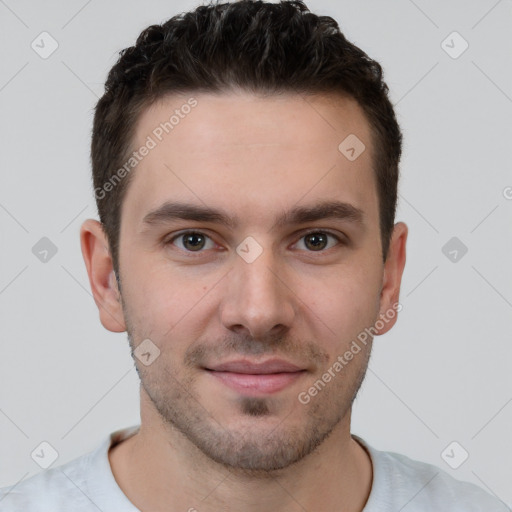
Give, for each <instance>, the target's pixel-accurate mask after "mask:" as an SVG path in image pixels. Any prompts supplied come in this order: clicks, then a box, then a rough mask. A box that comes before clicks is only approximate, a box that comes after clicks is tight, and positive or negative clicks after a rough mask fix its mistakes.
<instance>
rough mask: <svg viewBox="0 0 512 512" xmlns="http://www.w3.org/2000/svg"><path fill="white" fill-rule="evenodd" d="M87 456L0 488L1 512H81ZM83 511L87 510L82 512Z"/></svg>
mask: <svg viewBox="0 0 512 512" xmlns="http://www.w3.org/2000/svg"><path fill="white" fill-rule="evenodd" d="M88 459H89V454H86V455H82V456H81V457H78V458H76V459H74V460H72V461H70V462H68V463H67V464H63V465H61V466H58V467H55V468H51V469H46V470H43V471H42V472H40V473H37V474H36V475H34V476H32V477H30V478H27V479H26V480H22V481H21V482H18V483H16V484H14V485H11V486H8V487H2V488H0V510H1V511H2V512H15V511H21V510H23V512H43V511H48V510H51V511H52V512H60V511H64V510H71V509H74V510H82V508H80V505H81V504H82V502H83V500H84V497H85V494H84V492H85V489H84V490H83V491H82V487H84V486H85V485H86V482H85V481H84V475H85V473H86V468H87V465H88ZM83 510H88V509H86V508H84V509H83Z"/></svg>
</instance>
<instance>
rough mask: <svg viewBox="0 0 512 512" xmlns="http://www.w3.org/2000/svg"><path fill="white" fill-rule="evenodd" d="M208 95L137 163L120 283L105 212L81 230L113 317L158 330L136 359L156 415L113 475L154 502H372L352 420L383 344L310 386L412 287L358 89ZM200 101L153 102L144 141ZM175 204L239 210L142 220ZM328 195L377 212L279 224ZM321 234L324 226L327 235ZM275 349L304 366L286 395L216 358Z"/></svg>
mask: <svg viewBox="0 0 512 512" xmlns="http://www.w3.org/2000/svg"><path fill="white" fill-rule="evenodd" d="M193 96H194V97H195V98H196V99H197V101H198V105H197V107H196V108H195V109H193V110H192V112H191V113H190V114H188V115H187V116H186V117H185V118H184V119H182V120H180V123H179V124H178V125H177V126H176V127H175V128H174V129H173V131H172V132H170V133H169V134H167V135H165V137H164V139H163V140H162V142H160V143H159V144H158V145H157V146H156V147H155V148H154V149H152V150H151V151H150V153H149V154H148V155H147V156H146V157H145V158H144V159H143V160H142V161H141V162H140V163H139V165H138V166H137V167H136V170H134V171H132V172H134V173H135V174H134V176H132V178H133V181H132V182H131V184H130V187H129V188H128V190H127V194H126V196H125V199H124V203H123V206H122V216H121V219H122V223H121V232H120V260H119V261H120V269H119V274H120V279H121V281H120V282H121V289H120V290H119V288H118V285H117V282H116V280H115V278H114V273H113V267H112V259H111V257H110V253H109V249H108V241H107V239H106V237H105V236H104V233H103V230H102V228H101V225H100V224H99V223H98V222H97V221H95V220H92V219H89V220H87V221H85V222H84V223H83V225H82V228H81V244H82V253H83V256H84V260H85V263H86V267H87V272H88V275H89V279H90V285H91V289H92V292H93V295H94V299H95V302H96V304H97V306H98V310H99V314H100V320H101V322H102V324H103V326H104V327H105V328H106V329H108V330H110V331H113V332H123V331H127V332H128V337H129V340H130V345H131V347H132V349H134V348H136V347H137V346H138V345H139V344H140V343H141V342H142V340H145V339H147V338H149V339H150V340H151V341H152V343H154V345H156V346H157V347H158V349H159V350H160V355H159V357H157V358H156V359H155V360H154V362H152V363H151V364H150V365H148V366H145V365H144V364H142V363H141V361H140V360H139V359H138V358H137V357H134V361H135V364H136V367H137V371H138V373H139V376H140V378H141V390H140V398H141V428H140V431H139V433H138V434H136V435H135V436H133V437H132V438H130V439H128V440H126V441H124V442H122V443H121V444H119V445H117V446H116V447H115V448H113V449H112V450H110V452H109V460H110V464H111V467H112V471H113V474H114V476H115V478H116V480H117V482H118V484H119V486H120V487H121V489H122V490H123V492H124V493H125V494H126V495H127V497H128V498H129V499H130V500H131V501H132V502H133V503H134V504H135V506H136V507H138V508H139V509H141V510H143V511H147V510H151V511H164V510H166V511H169V510H170V511H178V510H181V511H182V510H190V509H191V508H193V509H196V510H198V511H199V512H203V511H204V512H208V511H217V510H244V511H247V512H251V511H263V510H265V511H266V510H275V511H287V512H288V511H290V512H291V511H299V510H300V511H303V510H310V511H312V510H315V511H333V510H337V511H354V512H355V511H361V510H362V509H363V507H364V504H365V502H366V501H367V499H368V496H369V493H370V489H371V482H372V465H371V461H370V458H369V456H368V454H367V453H366V451H365V450H364V449H363V448H362V446H361V445H360V444H359V443H358V442H357V441H356V440H354V439H353V438H352V437H351V434H350V415H351V405H352V401H353V399H354V398H355V395H356V393H357V391H358V389H359V386H360V384H361V381H362V379H363V377H364V374H365V371H366V368H367V364H368V359H369V356H370V350H371V342H369V343H367V345H366V346H364V345H361V347H362V350H361V351H360V352H359V353H358V354H357V355H354V357H353V359H352V360H351V361H350V362H349V364H347V365H346V366H345V367H344V368H343V369H342V370H341V371H339V372H337V373H336V377H335V378H333V379H332V380H331V381H330V382H329V383H327V384H326V385H325V387H323V389H322V390H321V391H320V392H318V393H317V394H316V396H312V397H311V400H310V401H309V403H307V404H303V403H301V402H300V401H299V400H298V395H299V393H300V392H302V391H307V390H308V389H309V388H310V387H311V386H312V385H313V384H314V383H315V381H317V380H318V379H319V378H321V377H322V374H323V373H324V372H325V371H327V370H328V368H331V367H332V365H333V363H334V362H335V361H336V359H337V357H338V356H340V355H343V354H344V353H345V352H346V351H347V350H348V348H349V346H350V343H351V342H352V341H353V340H355V339H356V337H357V335H358V334H359V333H361V332H362V331H363V330H364V329H365V328H367V327H370V326H373V325H374V323H375V322H376V320H378V319H379V318H381V317H382V316H383V315H385V314H386V312H388V311H390V310H392V309H393V304H396V303H397V302H398V300H399V292H400V282H401V278H402V273H403V269H404V266H405V247H406V239H407V226H406V225H405V224H404V223H401V222H399V223H397V224H395V227H394V231H393V235H392V239H391V244H390V249H389V253H388V257H387V260H386V262H385V263H383V261H382V246H381V238H380V230H379V212H378V195H377V189H376V182H375V176H374V173H373V170H372V143H371V137H370V128H369V124H368V122H367V120H366V118H365V117H364V114H363V112H362V110H361V108H360V107H359V106H358V104H357V103H356V102H355V101H354V100H352V99H350V98H342V97H338V96H336V97H335V96H327V95H316V96H307V97H306V96H301V95H295V94H288V95H281V96H270V97H266V98H263V97H259V96H255V95H252V94H249V93H244V92H240V91H238V92H235V91H231V92H229V93H223V94H221V95H212V94H204V93H201V94H195V95H193ZM187 99H188V97H185V96H182V97H178V96H168V97H166V98H164V99H162V100H161V101H159V102H158V103H156V104H154V105H153V106H152V107H150V108H149V109H147V110H145V111H144V112H143V114H142V116H141V117H140V119H139V122H138V125H137V130H136V137H135V140H134V144H133V146H134V147H136V148H138V147H140V146H141V145H142V144H144V141H145V140H146V137H147V136H148V135H150V134H151V133H152V131H153V130H154V129H155V127H157V126H158V125H159V124H160V123H161V122H163V121H165V120H167V119H168V118H169V116H170V114H172V112H173V111H174V110H175V109H176V108H180V106H181V105H183V104H184V103H185V102H186V100H187ZM349 134H355V135H357V137H358V138H359V139H360V140H361V141H363V143H364V144H365V146H366V150H365V151H364V152H363V153H362V154H361V155H360V156H359V157H358V158H357V159H356V160H355V161H349V160H348V159H347V158H346V157H345V156H344V155H343V154H342V153H341V152H340V151H339V150H338V145H339V144H340V142H341V141H343V140H344V139H345V138H346V137H347V136H348V135H349ZM178 200H179V201H181V202H186V203H190V204H193V205H199V206H208V207H212V208H217V209H223V210H224V211H225V212H226V213H228V214H229V215H230V216H231V217H233V218H235V217H236V218H237V220H238V223H237V224H236V226H233V227H229V226H227V225H225V224H219V223H216V222H211V221H208V222H206V221H192V220H179V219H178V220H176V219H175V220H171V221H168V222H164V223H161V224H157V225H152V226H148V225H145V224H144V223H143V218H144V217H145V215H146V214H147V213H148V212H149V211H151V210H153V209H155V208H157V207H159V206H160V205H161V204H163V203H164V202H166V201H178ZM326 200H335V201H343V202H346V203H349V204H351V205H353V206H355V207H357V208H359V209H360V210H361V211H362V212H363V221H362V222H361V223H356V222H351V221H350V220H347V219H332V218H324V219H319V220H315V221H308V222H305V223H300V224H296V223H295V224H290V225H283V226H281V225H277V224H276V219H277V217H278V215H280V214H281V213H282V212H283V211H286V210H290V209H292V208H294V207H298V206H312V205H315V204H317V203H319V202H322V201H326ZM187 229H194V230H199V231H200V232H201V233H202V234H204V235H206V238H201V237H199V240H198V239H197V238H196V239H194V240H193V242H194V243H195V244H196V245H194V244H192V245H191V244H187V243H186V239H185V238H184V237H179V236H177V235H178V234H182V233H183V230H187ZM307 230H313V231H314V232H316V233H317V235H318V234H320V241H319V239H318V238H316V239H315V238H314V237H313V242H315V241H316V242H317V245H316V246H315V245H314V243H312V238H311V236H309V237H308V236H305V235H306V233H305V231H307ZM326 232H327V233H326ZM322 233H323V235H322ZM326 234H329V235H331V234H332V235H334V237H332V236H326ZM248 236H251V237H253V238H254V239H255V240H256V241H257V243H258V244H259V245H260V246H261V248H262V250H263V252H262V253H261V254H260V256H259V257H258V258H256V259H255V260H254V261H253V262H252V263H247V262H246V261H245V260H244V259H243V258H242V257H240V256H239V254H238V253H237V252H236V249H237V247H238V246H239V245H240V244H241V242H242V241H244V240H245V239H246V237H248ZM336 236H337V237H339V240H338V239H337V238H335V237H336ZM173 237H174V238H173ZM202 244H204V245H202ZM197 245H199V251H197V249H196V250H194V247H197ZM395 321H396V315H394V316H393V318H392V319H389V320H388V321H387V322H385V323H384V326H383V327H382V328H381V329H377V334H383V333H385V332H387V331H388V330H389V329H391V327H392V326H393V325H394V323H395ZM272 357H279V358H281V359H284V360H286V361H290V362H292V363H294V364H296V365H297V366H299V367H300V368H301V369H303V372H302V373H301V374H300V375H299V376H298V377H297V378H296V379H295V380H294V381H293V382H292V383H290V384H289V385H288V386H286V387H285V388H284V389H281V390H280V391H277V392H274V393H261V394H259V395H257V396H250V393H249V392H244V391H240V390H233V389H231V388H230V387H227V386H226V385H225V384H224V383H223V382H222V381H221V380H220V379H218V378H216V377H215V376H214V375H212V372H209V371H207V370H205V369H204V367H208V366H210V367H211V366H212V365H214V364H216V363H220V362H223V361H228V360H235V359H240V358H246V359H249V360H251V361H256V362H260V361H266V360H268V359H270V358H272ZM320 468H321V470H320Z"/></svg>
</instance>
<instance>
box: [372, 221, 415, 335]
mask: <svg viewBox="0 0 512 512" xmlns="http://www.w3.org/2000/svg"><path fill="white" fill-rule="evenodd" d="M407 233H408V228H407V225H406V224H404V223H403V222H398V223H396V224H395V226H394V228H393V233H392V235H391V240H390V244H389V250H388V256H387V259H386V262H385V263H384V275H383V278H382V289H381V293H380V314H379V319H381V320H382V321H381V322H378V321H377V322H376V323H377V324H384V325H383V327H381V328H379V327H377V325H376V326H375V329H376V331H377V335H380V334H384V333H386V332H388V331H389V330H390V329H391V327H393V325H395V323H396V319H397V317H398V314H397V312H398V311H400V310H401V309H402V307H401V305H399V304H398V300H399V298H400V283H401V282H402V274H403V271H404V267H405V244H406V242H407Z"/></svg>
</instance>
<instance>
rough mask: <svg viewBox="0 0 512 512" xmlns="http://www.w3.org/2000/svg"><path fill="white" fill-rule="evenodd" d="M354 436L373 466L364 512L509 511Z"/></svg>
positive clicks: (492, 499)
mask: <svg viewBox="0 0 512 512" xmlns="http://www.w3.org/2000/svg"><path fill="white" fill-rule="evenodd" d="M354 437H356V439H357V441H359V442H360V443H361V444H362V445H363V446H364V447H365V448H366V450H367V451H368V453H369V454H370V457H371V459H372V464H373V471H374V476H373V485H372V490H371V492H370V497H369V499H368V502H367V505H366V507H365V509H364V512H373V511H374V510H375V511H377V510H378V511H379V512H382V511H384V510H386V511H387V510H401V509H402V508H404V509H405V508H406V507H407V508H406V510H411V511H417V512H422V511H431V510H443V511H445V512H484V511H485V512H510V509H509V508H508V507H507V506H506V505H505V503H503V502H502V501H501V500H499V499H498V498H496V497H495V496H492V495H491V494H489V493H487V492H486V491H484V490H483V489H481V488H480V487H478V486H476V485H474V484H472V483H469V482H463V481H460V480H457V479H455V478H453V477H452V476H451V475H449V474H448V473H447V472H446V471H444V470H442V469H440V468H438V467H436V466H434V465H432V464H427V463H425V462H420V461H417V460H413V459H411V458H409V457H407V456H405V455H402V454H399V453H393V452H384V451H379V450H376V449H375V448H372V447H371V446H369V445H368V444H367V443H366V442H365V441H363V440H362V439H361V438H358V437H357V436H354Z"/></svg>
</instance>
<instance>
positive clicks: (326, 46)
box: [91, 0, 402, 275]
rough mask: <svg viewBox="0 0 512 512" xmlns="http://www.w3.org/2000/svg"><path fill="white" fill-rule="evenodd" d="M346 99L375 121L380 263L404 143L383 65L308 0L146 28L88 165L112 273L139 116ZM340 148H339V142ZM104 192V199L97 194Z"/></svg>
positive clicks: (116, 80)
mask: <svg viewBox="0 0 512 512" xmlns="http://www.w3.org/2000/svg"><path fill="white" fill-rule="evenodd" d="M233 88H237V89H242V90H246V91H248V92H252V93H255V94H279V93H283V92H295V93H299V94H303V93H304V94H306V93H307V94H310V93H311V94H316V93H341V94H343V95H349V96H350V97H352V98H354V99H355V100H357V102H358V104H359V105H360V107H361V108H362V109H363V111H364V114H365V116H366V117H367V120H368V121H369V124H370V128H371V133H372V142H373V149H374V159H373V160H374V165H373V167H374V172H375V176H376V183H377V191H378V197H379V215H380V231H381V241H382V251H383V259H384V261H385V260H386V257H387V252H388V247H389V242H390V238H391V233H392V231H393V225H394V220H395V210H396V202H397V184H398V176H399V170H398V165H399V160H400V156H401V151H402V134H401V131H400V127H399V125H398V123H397V120H396V117H395V113H394V110H393V106H392V104H391V102H390V100H389V98H388V87H387V85H386V84H385V82H384V80H383V71H382V68H381V66H380V64H379V63H377V62H376V61H374V60H372V59H370V58H369V57H368V55H367V54H366V53H365V52H363V51H362V50H361V49H359V48H358V47H357V46H355V45H353V44H352V43H350V42H349V41H347V39H346V38H345V36H344V35H343V33H342V32H341V31H340V28H339V26H338V23H337V22H336V21H335V20H334V19H333V18H331V17H329V16H318V15H315V14H313V13H311V12H310V11H309V9H308V8H307V6H306V5H305V4H304V2H303V1H301V0H286V1H281V2H280V3H279V4H272V3H266V2H263V1H261V0H239V1H236V2H233V3H220V4H219V3H210V4H209V5H203V6H200V7H197V8H196V9H195V10H194V11H191V12H186V13H182V14H179V15H177V16H174V17H172V18H171V19H169V20H168V21H167V22H165V23H163V24H162V25H152V26H150V27H148V28H146V29H145V30H144V31H143V32H142V33H141V34H140V35H139V37H138V38H137V41H136V43H135V46H131V47H129V48H125V49H123V50H121V51H120V52H119V59H118V61H117V62H116V64H115V65H114V66H113V67H112V69H111V70H110V72H109V74H108V78H107V81H106V83H105V94H104V95H103V96H102V97H101V98H100V100H99V101H98V103H97V105H96V109H95V115H94V123H93V131H92V144H91V161H92V175H93V184H94V189H95V197H96V203H97V206H98V212H99V217H100V221H101V223H102V225H103V229H104V231H105V234H106V236H107V239H108V242H109V245H110V251H111V256H112V260H113V266H114V270H115V271H116V275H118V270H119V234H120V225H121V219H120V215H121V205H122V202H123V197H124V196H125V194H126V190H127V187H128V185H129V183H130V181H131V178H132V175H133V172H130V173H129V174H128V175H127V176H126V178H123V179H122V180H120V181H119V182H118V183H116V184H115V186H112V187H109V192H108V194H105V190H106V188H104V186H105V184H106V183H109V182H110V181H111V180H112V178H113V176H114V174H115V172H116V170H118V169H119V168H120V167H121V166H123V163H125V162H126V161H127V159H128V158H129V155H130V153H131V152H132V151H133V148H132V147H131V146H132V142H133V137H134V134H135V128H136V125H137V120H138V119H139V116H140V114H141V113H142V111H143V110H144V109H146V108H148V107H149V106H150V105H151V104H152V103H154V102H155V101H156V100H158V99H160V98H162V97H163V96H165V95H168V94H172V93H193V92H210V93H221V92H226V91H229V90H230V89H233ZM340 142H341V141H340ZM98 191H101V192H102V193H98Z"/></svg>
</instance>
